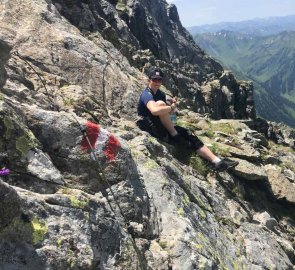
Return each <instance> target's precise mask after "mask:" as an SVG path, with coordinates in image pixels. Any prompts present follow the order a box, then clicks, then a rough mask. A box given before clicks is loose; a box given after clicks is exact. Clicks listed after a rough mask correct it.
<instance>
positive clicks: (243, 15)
mask: <svg viewBox="0 0 295 270" xmlns="http://www.w3.org/2000/svg"><path fill="white" fill-rule="evenodd" d="M166 1H167V2H168V3H173V4H175V5H176V7H177V10H178V14H179V17H180V20H181V23H182V25H183V26H185V27H188V26H196V25H202V24H213V23H218V22H236V21H244V20H249V19H254V18H267V17H271V16H287V15H295V0H166Z"/></svg>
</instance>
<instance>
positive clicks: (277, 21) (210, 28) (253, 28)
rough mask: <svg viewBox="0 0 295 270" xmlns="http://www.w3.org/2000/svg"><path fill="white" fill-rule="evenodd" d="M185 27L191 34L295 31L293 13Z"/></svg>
mask: <svg viewBox="0 0 295 270" xmlns="http://www.w3.org/2000/svg"><path fill="white" fill-rule="evenodd" d="M187 29H188V31H189V32H190V33H191V34H192V36H194V35H196V34H203V33H213V32H219V31H221V30H226V31H232V32H239V33H243V34H248V35H252V36H268V35H274V34H278V33H280V32H283V31H295V15H290V16H284V17H269V18H266V19H253V20H248V21H241V22H222V23H216V24H210V25H208V24H207V25H201V26H192V27H188V28H187Z"/></svg>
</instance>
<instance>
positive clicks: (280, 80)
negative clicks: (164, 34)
mask: <svg viewBox="0 0 295 270" xmlns="http://www.w3.org/2000/svg"><path fill="white" fill-rule="evenodd" d="M194 39H195V41H196V43H197V44H198V45H199V46H200V47H201V48H202V49H204V50H205V51H206V52H207V53H208V54H209V55H211V56H212V57H213V58H215V59H217V60H218V61H220V62H221V63H222V64H223V66H224V67H225V68H227V69H230V70H232V71H233V72H234V73H235V74H236V76H237V77H238V78H239V79H244V80H245V79H246V80H251V81H253V83H254V87H255V103H256V110H257V112H258V115H259V116H261V117H263V118H265V119H267V120H272V121H276V122H284V123H286V124H288V125H289V126H292V127H295V31H284V32H281V33H279V34H275V35H270V36H258V35H253V34H247V33H239V32H233V31H225V30H221V31H218V32H214V33H201V34H196V35H195V36H194Z"/></svg>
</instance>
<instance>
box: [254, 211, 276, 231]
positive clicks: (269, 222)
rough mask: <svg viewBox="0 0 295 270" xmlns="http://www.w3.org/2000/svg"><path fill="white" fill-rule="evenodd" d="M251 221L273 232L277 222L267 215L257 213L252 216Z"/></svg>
mask: <svg viewBox="0 0 295 270" xmlns="http://www.w3.org/2000/svg"><path fill="white" fill-rule="evenodd" d="M253 220H256V221H258V222H260V223H261V224H263V225H265V226H266V227H267V228H268V229H270V230H274V229H275V227H276V226H277V225H278V222H277V221H276V219H275V218H273V217H271V216H270V215H269V213H267V212H263V213H257V214H255V215H254V216H253Z"/></svg>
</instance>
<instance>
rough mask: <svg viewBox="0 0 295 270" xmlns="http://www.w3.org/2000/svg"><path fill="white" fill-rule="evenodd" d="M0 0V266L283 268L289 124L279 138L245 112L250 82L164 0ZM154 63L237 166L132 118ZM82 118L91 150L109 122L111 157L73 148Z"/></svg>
mask: <svg viewBox="0 0 295 270" xmlns="http://www.w3.org/2000/svg"><path fill="white" fill-rule="evenodd" d="M0 8H1V9H0V12H1V13H0V22H1V24H0V25H1V26H0V60H1V62H0V90H1V97H0V152H1V154H0V166H1V167H4V166H6V167H8V168H9V169H10V170H11V173H10V174H9V175H8V176H1V180H0V187H1V192H0V195H1V198H2V200H1V202H0V239H1V240H0V269H5V270H6V269H18V270H19V269H20V270H22V269H28V270H29V269H30V270H35V269H85V270H86V269H87V270H88V269H118V270H119V269H130V270H132V269H163V270H164V269H165V270H166V269H167V270H168V269H169V270H170V269H173V270H186V269H274V268H275V269H282V270H283V269H284V270H285V269H290V270H293V268H294V263H295V253H294V248H295V243H294V225H295V224H294V223H295V217H294V196H293V195H294V188H295V187H294V186H295V184H294V181H295V179H294V175H295V168H294V162H295V154H294V150H292V147H293V145H294V144H293V145H292V142H293V143H294V140H293V141H292V138H293V139H294V133H293V130H289V131H288V132H287V133H286V132H285V131H280V132H281V134H283V138H284V140H283V141H282V140H276V139H275V137H274V136H275V134H279V133H278V132H275V131H274V129H272V130H273V132H272V133H271V132H269V129H270V127H271V126H270V124H269V123H265V122H263V121H262V122H260V120H259V119H258V120H255V121H253V120H249V119H248V118H254V117H255V111H254V107H253V100H252V91H253V88H252V85H251V83H247V82H237V81H236V80H235V78H234V76H233V74H231V73H229V72H227V71H224V70H223V69H222V67H221V66H220V65H219V64H218V63H216V62H214V61H213V60H212V59H211V58H209V57H208V56H206V55H205V54H204V52H202V51H201V50H200V49H199V48H198V46H197V45H195V44H194V43H193V41H192V39H191V37H190V36H189V35H188V33H187V32H186V31H185V29H184V28H183V27H182V26H181V23H180V21H179V18H178V15H177V10H176V8H175V6H174V5H168V4H167V3H166V2H165V1H156V0H150V1H144V0H137V1H133V0H128V1H121V0H119V1H116V0H110V1H105V0H100V1H92V0H89V1H58V0H54V1H50V0H49V1H43V0H38V1H37V0H24V1H21V2H17V3H16V2H14V1H4V0H3V1H1V2H0ZM151 64H157V65H159V66H161V67H162V68H163V69H164V71H166V77H165V81H164V85H165V88H166V89H165V91H167V92H171V93H174V94H178V95H179V97H180V100H181V108H180V111H179V116H178V124H179V125H183V126H186V127H190V128H191V129H192V131H193V132H194V133H195V134H197V135H198V136H200V137H201V138H202V140H203V141H204V142H205V143H206V145H208V147H210V148H211V149H212V151H214V152H215V153H216V154H218V155H220V156H228V157H231V158H232V159H236V160H238V161H239V162H240V163H239V165H238V166H237V167H236V169H235V170H233V171H231V172H229V173H227V172H222V173H217V172H215V171H214V170H213V168H212V167H211V166H210V165H209V164H206V163H204V161H203V160H201V159H200V158H198V157H197V156H195V155H194V154H193V153H191V152H190V151H189V150H188V149H178V148H177V147H173V146H171V145H168V144H166V143H163V142H160V141H158V140H156V139H154V138H152V137H150V136H149V135H148V134H147V133H145V132H142V131H140V130H139V129H138V128H137V127H136V125H135V123H134V121H133V120H134V119H135V111H136V104H137V99H138V95H139V92H140V90H141V88H142V87H144V85H145V81H146V76H145V74H144V72H145V70H146V68H147V67H148V66H149V65H151ZM194 111H199V112H201V113H206V114H207V116H206V117H204V116H201V115H199V114H197V113H195V112H194ZM208 115H211V116H212V117H214V118H216V119H219V118H242V119H244V120H219V121H213V120H210V119H209V118H208ZM245 119H247V120H245ZM87 120H90V121H92V122H95V123H97V124H99V125H100V126H101V127H103V128H105V130H104V131H102V129H101V137H100V139H101V143H100V144H97V145H96V147H97V148H99V149H100V151H102V152H99V153H108V154H110V153H109V152H108V150H107V149H106V148H105V147H106V146H105V144H104V143H105V142H106V136H107V135H106V134H110V133H112V134H114V135H115V137H116V138H117V140H118V142H119V143H118V145H119V146H118V145H117V146H118V149H117V152H116V158H114V159H107V158H106V156H105V155H103V154H97V155H96V158H95V159H94V155H93V153H91V152H89V151H88V152H87V151H85V150H83V147H81V145H83V143H82V142H83V140H85V138H83V134H82V133H81V130H80V129H81V128H82V131H83V128H84V127H85V126H87V123H88V122H87ZM259 123H260V125H259ZM273 125H274V124H273ZM270 134H272V135H270ZM287 138H288V139H287ZM269 139H273V140H274V141H275V142H276V143H275V142H273V141H269ZM102 142H103V143H102ZM277 143H280V144H277ZM97 153H98V152H97ZM278 166H279V167H278ZM282 185H283V187H282ZM281 187H282V188H281ZM259 254H260V255H261V256H258V255H259Z"/></svg>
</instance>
